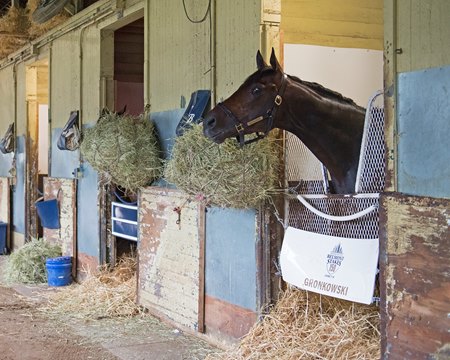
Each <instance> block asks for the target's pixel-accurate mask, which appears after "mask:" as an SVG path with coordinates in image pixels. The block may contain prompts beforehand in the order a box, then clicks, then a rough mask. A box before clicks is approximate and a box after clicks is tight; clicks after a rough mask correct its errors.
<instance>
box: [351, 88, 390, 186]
mask: <svg viewBox="0 0 450 360" xmlns="http://www.w3.org/2000/svg"><path fill="white" fill-rule="evenodd" d="M383 101H384V100H383V95H382V93H378V94H376V95H375V96H374V97H373V98H372V99H371V101H370V102H369V106H368V110H367V113H366V121H365V124H364V125H365V129H364V135H363V143H362V145H361V155H360V161H359V168H358V180H357V184H356V192H359V193H374V192H380V191H383V189H384V177H385V166H384V156H385V151H386V150H385V145H384V106H383Z"/></svg>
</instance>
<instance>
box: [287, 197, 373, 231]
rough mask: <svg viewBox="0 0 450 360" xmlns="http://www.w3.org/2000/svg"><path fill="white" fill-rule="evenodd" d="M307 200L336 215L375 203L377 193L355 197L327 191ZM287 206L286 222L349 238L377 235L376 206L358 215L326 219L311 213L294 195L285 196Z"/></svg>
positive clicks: (349, 212)
mask: <svg viewBox="0 0 450 360" xmlns="http://www.w3.org/2000/svg"><path fill="white" fill-rule="evenodd" d="M307 201H308V202H309V203H310V204H311V205H313V206H314V207H315V208H316V209H318V210H320V211H322V212H324V213H326V214H329V215H336V216H345V215H351V214H354V213H356V212H359V211H362V210H364V209H366V208H368V207H369V206H371V205H377V204H378V198H377V197H375V198H374V197H367V198H359V197H358V198H355V197H348V196H344V195H342V196H340V195H329V196H327V197H325V198H319V199H308V200H307ZM288 206H289V208H288V226H292V227H295V228H297V229H302V230H305V231H311V232H315V233H318V234H322V235H329V236H338V237H346V238H351V239H375V238H378V209H377V210H374V211H372V212H371V213H369V214H367V215H365V216H363V217H361V218H359V219H356V220H352V221H345V222H341V221H332V220H327V219H324V218H322V217H320V216H318V215H316V214H314V213H312V212H311V211H309V210H308V209H307V208H306V207H304V206H303V205H302V204H301V203H300V202H299V201H298V200H297V199H296V198H291V199H289V203H288Z"/></svg>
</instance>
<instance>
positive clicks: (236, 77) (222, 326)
mask: <svg viewBox="0 0 450 360" xmlns="http://www.w3.org/2000/svg"><path fill="white" fill-rule="evenodd" d="M270 3H272V2H270ZM148 4H149V5H148V7H147V8H146V12H145V14H144V15H145V17H147V20H148V21H146V22H145V24H146V25H145V26H147V28H145V31H147V32H148V35H149V39H148V43H147V44H146V54H147V55H146V56H148V58H146V59H147V60H146V61H148V64H149V67H148V69H147V70H148V72H147V73H146V76H147V78H146V80H149V79H150V81H148V83H147V87H146V88H145V89H144V93H145V96H144V97H145V103H151V112H150V115H149V117H150V119H151V121H152V122H153V123H154V124H155V127H156V130H157V133H158V137H159V139H160V145H161V149H162V152H163V157H164V159H165V161H168V160H170V158H171V152H172V149H173V147H174V143H175V142H176V140H177V134H178V135H179V133H178V131H177V125H178V124H179V123H180V121H181V120H182V119H183V118H184V120H186V119H190V118H191V117H190V114H189V108H190V106H191V102H192V101H194V100H195V98H196V94H199V93H200V92H202V91H203V92H204V91H205V89H209V92H210V94H211V95H210V100H209V101H208V102H209V104H210V105H209V106H213V105H214V104H215V103H216V102H218V101H219V100H220V99H221V98H223V97H226V96H227V95H228V94H229V93H230V92H231V91H233V90H234V89H235V87H236V84H237V83H238V82H239V81H240V80H242V79H243V78H245V76H246V75H247V73H248V72H249V71H250V70H251V69H252V67H253V64H254V62H253V59H254V55H255V51H256V49H257V48H258V47H259V46H260V45H259V44H260V41H261V38H264V44H265V46H266V47H268V46H271V45H272V44H273V43H274V41H275V40H274V39H273V38H274V37H275V35H273V34H274V33H276V30H277V23H276V21H275V20H276V15H274V14H273V13H271V12H269V11H267V10H266V9H264V11H262V10H263V9H262V7H263V5H262V3H260V2H254V3H249V2H247V1H237V2H235V6H232V7H230V6H229V5H228V4H226V3H222V2H219V1H212V2H211V5H210V6H211V9H210V10H207V9H208V2H207V1H201V2H197V3H195V4H194V3H192V2H189V3H188V2H186V9H183V8H182V7H181V8H180V3H179V2H178V1H175V0H171V1H167V2H164V3H161V2H149V3H148ZM265 6H266V5H265ZM205 11H210V15H209V16H210V17H211V18H210V19H209V17H207V18H206V19H207V20H206V21H200V22H198V23H195V22H192V20H199V19H201V18H202V17H203V15H205ZM262 16H263V18H262ZM266 17H267V18H268V17H270V19H266ZM269 20H270V21H269ZM210 21H211V22H212V23H210ZM261 21H263V23H264V25H263V28H264V31H265V32H264V33H262V32H261V25H260V24H261ZM244 34H245V35H244ZM167 43H177V44H180V46H170V47H168V46H167ZM211 46H212V47H213V48H211ZM231 48H232V49H233V50H232V51H233V54H239V55H238V56H236V55H232V56H231V55H230V51H231V50H230V49H231ZM205 105H206V104H205ZM205 108H206V106H205ZM205 113H206V111H205ZM200 115H201V114H200ZM194 120H196V121H198V115H197V116H196V117H195V119H194ZM261 219H262V215H261V213H260V211H259V209H256V208H246V209H237V208H230V207H220V206H214V205H213V206H207V207H205V204H204V201H203V202H202V199H201V198H196V197H195V196H193V195H188V194H186V193H184V192H182V191H181V190H180V189H176V188H175V187H174V186H173V184H169V183H167V181H165V180H158V181H156V182H154V183H152V185H151V186H147V187H145V188H144V189H143V190H142V191H140V192H139V196H138V227H139V231H138V254H139V271H138V273H139V279H138V288H137V292H138V302H139V304H140V305H142V306H144V307H146V308H147V309H149V311H150V312H153V313H154V314H156V315H158V316H160V317H161V318H163V319H165V320H166V321H169V322H172V323H173V324H175V325H176V326H182V327H184V328H185V329H188V330H189V331H192V332H195V333H204V334H205V335H206V336H207V337H209V338H210V339H211V340H214V341H219V342H222V341H225V342H235V341H236V339H238V338H240V337H241V336H243V335H245V334H246V333H247V332H248V330H249V329H250V328H251V326H252V325H253V324H254V323H255V321H256V320H257V317H258V315H259V313H260V309H261V308H262V306H263V304H265V303H266V302H267V299H266V293H267V287H266V283H265V282H264V281H265V280H264V279H265V278H264V276H266V275H267V274H265V270H264V269H265V268H266V264H267V263H269V261H270V260H266V262H263V261H262V259H263V257H264V256H265V255H263V243H264V244H265V243H266V239H265V238H264V237H263V236H262V235H261V234H262V233H263V230H262V229H261V228H262V226H263V225H262V222H261ZM269 286H270V285H269Z"/></svg>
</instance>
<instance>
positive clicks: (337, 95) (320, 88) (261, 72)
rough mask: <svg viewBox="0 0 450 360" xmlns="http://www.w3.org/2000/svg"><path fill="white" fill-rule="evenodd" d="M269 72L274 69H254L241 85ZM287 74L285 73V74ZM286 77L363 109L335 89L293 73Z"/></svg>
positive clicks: (321, 93) (324, 94) (325, 95)
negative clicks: (302, 78) (303, 78)
mask: <svg viewBox="0 0 450 360" xmlns="http://www.w3.org/2000/svg"><path fill="white" fill-rule="evenodd" d="M271 72H275V70H274V69H273V68H272V67H270V66H267V67H265V68H263V69H261V70H259V71H256V72H255V73H253V74H251V75H250V76H249V77H248V78H247V79H246V80H245V81H244V82H243V83H242V86H245V85H246V84H248V83H252V82H254V81H256V80H257V79H259V78H260V77H262V76H263V75H264V74H265V73H271ZM286 75H287V74H286ZM288 77H289V78H290V79H292V80H294V81H295V82H297V83H300V84H302V85H305V86H307V87H309V88H310V89H312V90H313V91H314V92H316V93H317V94H319V95H321V96H324V97H327V98H331V99H334V100H336V101H339V102H340V103H343V104H348V105H351V106H354V107H357V108H359V109H362V110H364V108H363V107H362V106H359V105H358V104H356V103H355V102H354V101H353V100H352V99H350V98H348V97H345V96H344V95H342V94H341V93H338V92H337V91H334V90H330V89H328V88H326V87H324V86H322V85H320V84H318V83H315V82H309V81H306V80H301V79H300V78H298V77H296V76H294V75H288Z"/></svg>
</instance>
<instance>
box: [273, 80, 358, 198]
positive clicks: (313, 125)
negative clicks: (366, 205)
mask: <svg viewBox="0 0 450 360" xmlns="http://www.w3.org/2000/svg"><path fill="white" fill-rule="evenodd" d="M294 89H297V91H292V90H291V91H286V94H285V100H287V101H284V104H286V105H285V109H284V111H283V114H280V115H282V116H279V117H278V119H279V121H278V122H277V123H276V124H275V126H276V127H279V128H281V129H284V130H287V131H289V132H291V133H293V134H294V135H296V136H297V137H298V138H299V139H300V140H301V141H302V142H303V143H304V144H305V145H306V146H307V147H308V148H309V150H311V152H312V153H313V154H314V155H315V156H316V157H317V158H318V159H319V160H320V161H321V162H322V163H323V164H324V165H325V166H326V167H327V169H328V170H329V172H330V175H331V178H332V182H333V185H334V188H335V191H336V192H337V193H351V192H353V191H354V186H355V180H356V172H357V170H358V160H359V152H360V146H361V136H362V129H363V124H364V112H363V110H362V109H360V108H358V107H353V106H352V105H350V104H347V103H340V102H337V101H333V100H330V99H327V98H324V97H322V96H319V95H318V94H317V93H315V92H314V91H313V90H311V89H309V88H306V87H304V86H301V85H297V86H296V87H294ZM286 97H288V98H287V99H286Z"/></svg>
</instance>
